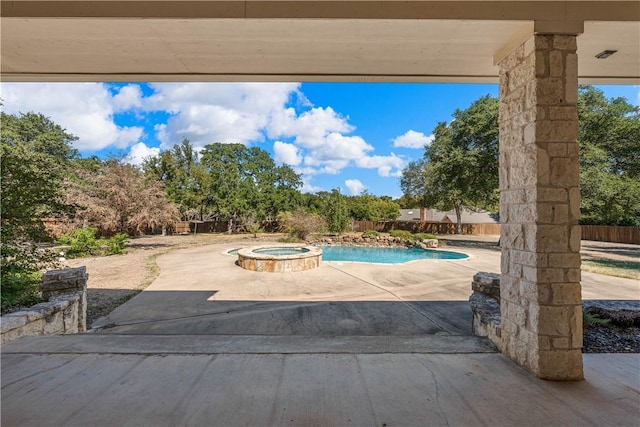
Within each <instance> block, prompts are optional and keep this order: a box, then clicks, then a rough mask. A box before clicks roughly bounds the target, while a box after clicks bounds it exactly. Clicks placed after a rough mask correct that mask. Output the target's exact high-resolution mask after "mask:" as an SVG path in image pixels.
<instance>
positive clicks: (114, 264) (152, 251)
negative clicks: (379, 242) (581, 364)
mask: <svg viewBox="0 0 640 427" xmlns="http://www.w3.org/2000/svg"><path fill="white" fill-rule="evenodd" d="M279 237H281V235H273V234H270V235H263V236H259V237H258V238H257V239H256V238H253V237H252V236H251V235H246V234H244V235H226V234H201V235H196V236H193V235H175V236H144V237H138V238H134V239H131V241H130V245H129V248H128V252H127V253H126V254H124V255H115V256H109V257H87V258H78V259H73V260H68V261H67V265H68V266H69V267H78V266H81V265H85V266H86V267H87V272H88V273H89V285H88V290H87V306H88V307H87V324H88V325H91V324H92V323H93V322H94V321H95V320H97V319H98V318H100V317H102V316H105V315H107V314H109V313H110V312H111V311H112V310H113V309H115V308H116V307H118V306H119V305H121V304H123V303H124V302H126V301H127V300H129V299H130V298H132V297H133V296H135V295H136V294H138V293H139V292H140V291H141V290H143V289H144V288H145V287H147V286H148V285H149V284H150V283H151V282H152V281H153V280H154V279H155V278H156V277H157V275H158V268H157V266H156V263H155V258H156V257H157V256H158V255H160V254H163V253H166V252H169V251H172V250H175V249H183V248H188V247H193V246H201V245H207V244H212V243H224V242H229V243H231V242H243V243H252V242H256V243H258V242H260V241H274V240H276V239H278V238H279ZM483 237H484V238H483ZM447 238H448V240H449V241H448V242H447V243H448V246H466V245H469V246H472V247H484V248H486V249H489V250H499V248H498V247H496V246H494V244H495V243H496V242H497V237H495V236H487V237H485V236H464V237H463V238H462V239H460V240H458V238H457V236H455V237H452V236H447ZM494 241H495V242H494ZM585 243H587V242H585ZM583 247H584V248H585V250H583V251H584V252H587V253H588V255H587V256H591V257H596V256H597V257H600V258H608V259H629V258H631V259H634V258H635V259H637V258H636V256H637V254H638V252H639V251H640V248H638V247H637V246H633V245H617V244H606V243H601V242H597V243H594V242H588V244H587V245H585V244H584V243H583ZM611 248H615V249H611ZM623 312H625V310H604V309H600V311H598V312H597V313H596V314H597V315H598V316H599V317H601V318H605V319H606V318H609V319H611V318H613V321H610V323H609V324H607V325H591V326H587V327H586V328H585V331H584V348H583V352H585V353H640V311H637V310H636V311H632V312H631V313H632V314H627V317H632V318H634V319H636V320H635V322H636V323H633V322H631V323H629V322H628V321H627V322H626V323H625V322H624V321H623V322H622V323H621V322H616V319H618V318H620V317H621V314H620V313H623ZM623 314H624V313H623ZM623 317H624V316H623Z"/></svg>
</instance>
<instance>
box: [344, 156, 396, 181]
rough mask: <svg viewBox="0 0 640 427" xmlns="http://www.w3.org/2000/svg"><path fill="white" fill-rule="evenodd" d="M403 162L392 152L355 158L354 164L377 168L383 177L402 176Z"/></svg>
mask: <svg viewBox="0 0 640 427" xmlns="http://www.w3.org/2000/svg"><path fill="white" fill-rule="evenodd" d="M405 164H406V162H405V160H404V159H403V158H402V157H398V156H396V155H395V154H394V153H391V155H389V156H366V157H361V158H359V159H358V160H356V166H358V167H361V168H366V169H378V175H380V176H383V177H388V176H395V177H398V176H402V168H404V166H405Z"/></svg>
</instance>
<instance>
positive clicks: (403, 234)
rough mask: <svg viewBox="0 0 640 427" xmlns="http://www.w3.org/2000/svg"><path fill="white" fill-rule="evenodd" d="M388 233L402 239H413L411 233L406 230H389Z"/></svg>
mask: <svg viewBox="0 0 640 427" xmlns="http://www.w3.org/2000/svg"><path fill="white" fill-rule="evenodd" d="M389 235H390V236H391V237H397V238H399V239H403V240H413V234H411V232H410V231H407V230H391V231H390V232H389Z"/></svg>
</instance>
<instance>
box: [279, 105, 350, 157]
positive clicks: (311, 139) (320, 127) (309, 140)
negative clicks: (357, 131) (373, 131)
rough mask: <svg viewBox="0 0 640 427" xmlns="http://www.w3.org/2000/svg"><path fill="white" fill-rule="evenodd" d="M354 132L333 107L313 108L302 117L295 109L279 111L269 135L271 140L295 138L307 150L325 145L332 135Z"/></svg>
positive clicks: (297, 143)
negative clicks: (328, 137)
mask: <svg viewBox="0 0 640 427" xmlns="http://www.w3.org/2000/svg"><path fill="white" fill-rule="evenodd" d="M353 130H354V127H353V126H351V125H350V124H349V122H348V119H347V118H345V117H342V116H340V115H339V114H337V113H336V112H335V111H334V110H333V109H332V108H331V107H327V108H321V107H318V108H312V109H311V110H308V111H305V112H303V113H302V114H300V115H297V114H296V111H295V109H293V108H287V109H283V110H280V111H277V112H276V114H275V115H274V116H273V117H272V118H271V121H270V122H269V126H268V128H267V135H268V136H269V137H271V138H277V137H295V144H296V145H298V146H300V147H305V148H315V147H319V146H321V145H323V144H324V143H325V139H326V138H327V136H328V135H330V134H332V133H340V134H343V133H350V132H352V131H353Z"/></svg>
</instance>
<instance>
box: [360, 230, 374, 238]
mask: <svg viewBox="0 0 640 427" xmlns="http://www.w3.org/2000/svg"><path fill="white" fill-rule="evenodd" d="M362 237H378V232H377V231H376V230H366V231H365V232H364V233H362Z"/></svg>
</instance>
